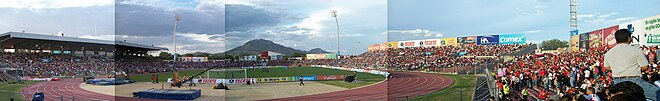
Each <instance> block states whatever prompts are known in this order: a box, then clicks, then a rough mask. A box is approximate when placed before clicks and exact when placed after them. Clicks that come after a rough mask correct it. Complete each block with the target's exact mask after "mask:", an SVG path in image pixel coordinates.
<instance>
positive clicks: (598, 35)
mask: <svg viewBox="0 0 660 101" xmlns="http://www.w3.org/2000/svg"><path fill="white" fill-rule="evenodd" d="M602 36H603V30H600V29H599V30H595V31H591V32H589V47H592V48H593V47H599V46H600V45H603V42H602V40H603V39H602Z"/></svg>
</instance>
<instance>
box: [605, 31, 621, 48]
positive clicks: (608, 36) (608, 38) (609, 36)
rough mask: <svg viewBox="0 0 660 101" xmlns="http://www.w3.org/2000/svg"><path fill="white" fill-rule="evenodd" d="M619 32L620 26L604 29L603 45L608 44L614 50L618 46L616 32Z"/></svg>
mask: <svg viewBox="0 0 660 101" xmlns="http://www.w3.org/2000/svg"><path fill="white" fill-rule="evenodd" d="M617 30H619V26H612V27H607V28H605V29H603V44H607V47H608V48H612V47H614V46H615V45H616V39H615V38H614V32H616V31H617Z"/></svg>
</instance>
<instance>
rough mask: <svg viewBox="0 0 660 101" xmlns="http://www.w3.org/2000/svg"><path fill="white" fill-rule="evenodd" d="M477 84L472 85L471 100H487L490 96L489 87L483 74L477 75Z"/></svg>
mask: <svg viewBox="0 0 660 101" xmlns="http://www.w3.org/2000/svg"><path fill="white" fill-rule="evenodd" d="M476 83H477V84H476V85H475V86H476V87H474V94H473V96H474V97H472V98H473V99H472V100H473V101H488V99H489V98H490V90H489V89H490V88H489V87H488V80H487V79H486V77H484V76H479V77H477V82H476Z"/></svg>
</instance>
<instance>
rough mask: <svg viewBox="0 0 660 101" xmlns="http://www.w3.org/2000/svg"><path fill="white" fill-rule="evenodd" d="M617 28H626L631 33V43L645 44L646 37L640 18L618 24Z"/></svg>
mask: <svg viewBox="0 0 660 101" xmlns="http://www.w3.org/2000/svg"><path fill="white" fill-rule="evenodd" d="M619 29H628V31H630V32H631V33H632V43H630V44H631V45H646V37H644V27H643V21H642V20H636V21H633V22H628V23H624V24H620V25H619Z"/></svg>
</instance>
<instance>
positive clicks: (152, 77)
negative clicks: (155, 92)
mask: <svg viewBox="0 0 660 101" xmlns="http://www.w3.org/2000/svg"><path fill="white" fill-rule="evenodd" d="M154 80H156V76H154V75H151V83H156V81H154Z"/></svg>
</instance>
